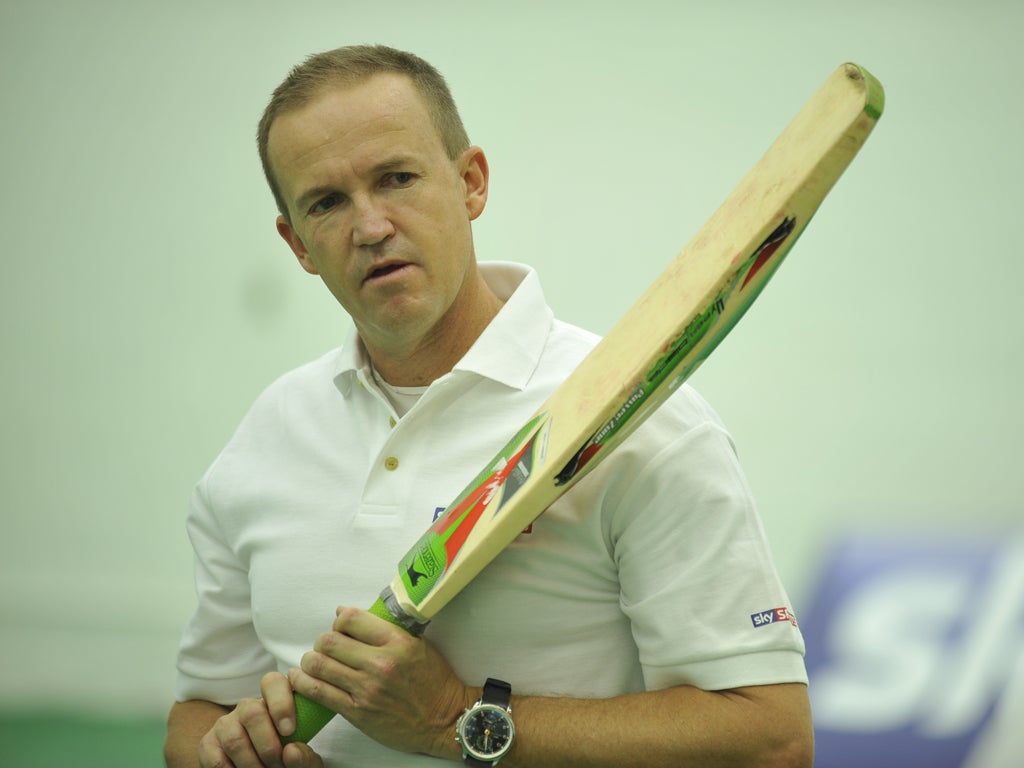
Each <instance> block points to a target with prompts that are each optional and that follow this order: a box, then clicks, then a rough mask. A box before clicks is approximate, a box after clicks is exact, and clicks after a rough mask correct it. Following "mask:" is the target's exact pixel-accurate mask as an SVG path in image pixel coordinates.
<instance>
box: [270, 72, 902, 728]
mask: <svg viewBox="0 0 1024 768" xmlns="http://www.w3.org/2000/svg"><path fill="white" fill-rule="evenodd" d="M884 101H885V96H884V91H883V89H882V86H881V84H880V83H879V82H878V80H876V79H875V78H874V77H873V76H872V75H871V74H870V73H869V72H867V71H866V70H865V69H864V68H863V67H860V66H858V65H856V64H844V65H843V66H841V67H839V69H838V70H836V72H835V73H834V74H832V76H831V77H829V79H828V80H826V81H825V83H824V85H823V86H822V87H821V88H820V90H818V92H817V93H816V94H815V95H814V96H813V97H812V98H811V99H810V101H808V102H807V104H806V105H805V106H804V107H803V109H801V110H800V112H799V113H798V114H797V115H796V117H795V118H794V119H793V121H792V122H791V123H790V124H789V125H788V126H787V127H786V129H785V130H784V131H783V132H782V134H781V135H780V136H779V137H778V138H777V139H776V140H775V142H774V143H773V144H772V145H771V147H770V148H769V149H768V151H767V152H766V153H765V155H764V156H763V157H762V158H761V159H760V161H758V163H757V164H756V165H755V166H754V167H753V168H752V169H751V170H750V171H749V172H748V174H747V176H746V177H745V178H744V179H743V180H742V181H741V182H740V184H739V186H738V187H736V189H735V190H734V191H733V192H732V194H731V195H729V197H728V198H727V199H726V201H725V202H724V203H723V204H722V206H721V207H720V208H719V209H718V210H717V211H716V212H715V213H714V215H712V217H711V218H710V219H709V220H708V222H707V223H706V224H705V225H704V226H703V227H702V228H701V229H700V231H699V232H697V235H696V236H695V237H694V238H693V239H692V240H691V241H690V242H689V244H688V245H687V246H686V247H685V248H684V249H683V250H682V251H681V252H680V253H679V255H678V256H676V258H675V259H674V260H673V261H672V262H671V263H670V264H669V265H668V267H667V268H666V269H665V271H664V272H662V274H661V275H660V276H659V277H658V278H657V280H655V282H654V284H653V285H651V286H650V288H648V289H647V291H646V292H645V293H644V294H643V296H641V297H640V300H639V301H637V303H636V304H635V305H634V306H633V307H632V308H631V309H630V310H629V311H628V312H627V313H626V315H625V316H624V317H623V318H622V319H621V320H620V321H619V322H618V323H617V324H616V325H615V327H614V328H612V330H611V331H610V332H609V333H608V334H607V336H605V337H604V339H602V340H601V342H600V343H599V344H598V345H597V346H596V347H595V348H594V349H593V350H592V351H591V352H590V354H589V355H588V356H587V357H586V358H585V359H584V360H583V361H582V362H581V363H580V365H579V366H578V367H577V368H576V370H575V371H574V372H573V373H572V374H571V375H570V376H569V378H567V379H566V380H565V381H564V382H563V383H562V384H561V385H560V386H559V387H558V388H557V389H556V390H555V391H554V392H553V393H552V394H551V396H550V397H549V398H548V400H547V401H546V402H545V403H544V404H543V405H542V406H541V407H540V409H539V410H538V411H537V412H536V413H535V414H534V415H533V416H532V417H531V418H530V419H529V420H528V421H527V422H526V424H524V425H523V427H522V429H520V430H519V432H518V433H517V434H516V435H515V436H514V437H513V438H512V439H511V440H510V441H509V442H508V444H507V445H506V446H505V447H504V448H503V449H502V450H501V451H500V452H499V453H498V455H497V456H495V457H494V458H493V459H492V460H491V461H490V462H488V463H487V464H486V465H485V466H484V468H483V469H482V471H481V472H480V473H479V474H478V475H477V476H476V478H475V479H474V480H473V481H472V482H471V483H470V484H469V485H468V486H467V487H466V488H465V490H464V491H463V492H462V493H461V494H460V495H459V496H458V498H456V499H455V500H454V501H453V502H452V503H451V504H450V505H449V506H448V507H447V508H446V509H445V511H444V512H443V513H442V514H441V515H440V516H439V517H438V518H437V520H436V521H435V523H434V524H433V525H432V526H431V527H430V528H429V529H428V530H427V531H426V533H424V534H423V536H422V537H421V538H420V539H419V540H418V541H417V542H416V544H415V545H414V546H413V547H412V549H410V550H409V552H408V553H407V554H406V555H405V556H404V557H403V558H402V559H401V560H400V561H399V563H398V567H397V571H396V573H395V576H394V578H393V579H392V581H391V583H390V584H389V585H388V586H387V587H385V588H384V590H383V591H382V592H381V595H380V598H379V599H378V600H377V601H376V603H375V604H374V605H373V606H372V608H371V609H370V610H371V612H372V613H374V614H375V615H377V616H380V617H383V618H385V619H387V620H388V621H391V622H393V623H395V624H398V625H399V626H402V627H404V628H405V629H406V630H408V631H409V632H412V633H414V634H419V633H421V632H422V631H423V630H424V629H425V628H426V626H427V624H428V623H429V622H430V620H431V618H432V617H433V616H434V615H435V614H437V612H438V611H440V610H441V609H442V608H443V607H444V606H445V605H446V604H447V603H448V601H450V600H451V599H452V598H453V597H454V596H455V595H456V594H458V593H459V591H460V590H461V589H463V587H465V586H466V585H467V584H468V583H469V582H470V581H471V580H472V579H473V578H474V577H475V576H476V575H477V574H478V573H479V572H480V571H481V570H483V568H484V567H485V566H486V565H487V564H488V563H489V562H491V560H493V559H494V558H495V557H496V556H497V555H498V553H500V552H501V551H502V550H503V549H504V548H505V547H506V546H507V545H508V544H510V543H511V542H512V540H513V539H515V538H516V536H518V535H519V533H520V532H522V531H523V529H524V528H526V527H527V526H528V525H529V524H530V523H531V522H532V521H533V520H534V519H535V518H537V517H538V516H539V515H540V514H541V513H542V512H543V511H544V510H545V509H547V508H548V506H550V505H551V504H552V503H553V502H554V501H555V500H556V499H557V498H558V497H559V496H561V495H562V494H563V493H565V492H566V491H567V490H569V488H571V487H572V486H573V485H574V484H575V483H577V482H579V480H580V479H581V478H583V477H584V476H585V475H586V474H587V473H588V472H589V471H590V470H592V469H593V468H594V467H596V466H597V465H598V464H599V463H600V462H601V461H602V460H603V459H604V458H606V457H607V456H608V455H609V454H610V453H611V452H612V450H613V449H614V448H615V446H616V445H618V444H619V443H620V442H621V441H622V440H624V439H625V438H626V437H627V436H628V435H629V434H630V433H631V432H632V431H633V430H634V429H636V428H637V427H638V426H639V425H640V424H641V423H642V422H643V421H644V420H645V419H646V418H647V417H648V416H650V414H651V413H652V412H653V411H654V410H655V409H656V408H657V407H658V406H659V405H661V403H663V402H664V401H665V400H666V399H667V398H668V397H669V395H670V394H671V393H672V392H673V391H674V390H676V389H677V388H678V387H679V386H680V384H682V383H683V382H684V381H686V379H687V378H688V377H689V376H690V375H691V374H692V373H693V372H694V371H695V370H696V369H697V367H698V366H699V365H700V364H701V363H702V362H703V361H704V359H705V358H707V356H708V355H709V354H711V352H712V350H714V349H715V347H716V346H717V345H718V343H719V342H720V341H721V340H722V339H723V338H724V337H725V336H726V334H728V333H729V331H730V330H731V329H732V327H733V326H734V325H735V324H736V322H737V321H738V320H739V319H740V317H742V316H743V314H744V312H746V310H747V308H748V307H749V306H750V305H751V303H752V302H753V301H754V299H755V298H756V297H757V295H758V294H759V293H760V292H761V289H762V288H763V287H764V285H765V283H766V282H767V281H768V279H769V278H770V277H771V276H772V275H773V274H774V273H775V270H776V269H777V268H778V267H779V264H780V263H781V262H782V259H783V258H784V256H785V255H786V254H787V253H788V251H789V249H790V248H792V247H793V244H794V243H795V242H796V241H797V238H799V236H800V234H801V233H802V232H803V229H804V227H806V226H807V224H808V222H810V220H811V217H812V216H813V214H814V212H815V211H816V210H817V208H818V206H819V205H820V204H821V202H822V200H823V199H824V198H825V195H827V194H828V192H829V190H830V189H831V188H832V186H833V184H835V182H836V181H837V180H838V178H839V176H840V175H842V173H843V171H844V170H845V169H846V167H847V166H848V165H849V164H850V162H851V161H852V160H853V158H854V156H855V155H856V154H857V152H858V150H859V149H860V148H861V145H862V144H863V143H864V141H865V140H866V139H867V137H868V136H869V134H870V133H871V130H872V128H874V125H875V123H876V122H877V120H878V119H879V117H880V116H881V114H882V108H883V106H884ZM295 698H296V709H297V712H296V715H297V722H298V727H297V729H296V732H295V734H293V735H292V736H291V737H288V738H286V739H284V741H289V742H290V741H302V742H306V741H309V740H310V739H311V738H312V737H313V736H315V735H316V734H317V733H318V732H319V731H320V729H321V728H323V726H324V725H325V724H326V723H327V722H328V721H329V720H330V719H331V718H332V717H333V716H334V713H333V712H331V711H330V710H329V709H327V708H326V707H323V706H321V705H319V704H317V703H315V702H313V701H310V700H309V699H306V698H305V697H303V696H301V695H296V697H295Z"/></svg>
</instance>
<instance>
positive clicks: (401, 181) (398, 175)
mask: <svg viewBox="0 0 1024 768" xmlns="http://www.w3.org/2000/svg"><path fill="white" fill-rule="evenodd" d="M415 179H416V174H414V173H410V172H409V171H395V172H394V173H389V174H388V175H387V176H385V177H384V180H383V181H384V184H385V186H389V187H407V186H409V185H410V184H412V182H413V181H414V180H415Z"/></svg>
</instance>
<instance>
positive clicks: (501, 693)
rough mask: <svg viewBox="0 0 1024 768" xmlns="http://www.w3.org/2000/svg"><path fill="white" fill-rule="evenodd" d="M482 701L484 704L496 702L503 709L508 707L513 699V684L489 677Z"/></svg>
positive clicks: (485, 684)
mask: <svg viewBox="0 0 1024 768" xmlns="http://www.w3.org/2000/svg"><path fill="white" fill-rule="evenodd" d="M480 701H481V702H482V703H484V704H494V705H496V706H499V707H501V708H502V709H508V705H509V702H511V701H512V686H511V685H509V684H508V683H506V682H505V681H504V680H497V679H495V678H493V677H488V678H487V682H486V683H484V695H483V696H482V697H481V698H480Z"/></svg>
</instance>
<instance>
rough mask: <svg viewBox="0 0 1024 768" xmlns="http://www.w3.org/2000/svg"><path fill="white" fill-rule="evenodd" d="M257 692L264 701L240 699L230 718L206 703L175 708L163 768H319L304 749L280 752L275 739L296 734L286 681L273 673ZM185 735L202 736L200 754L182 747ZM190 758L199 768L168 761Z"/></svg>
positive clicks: (320, 763) (294, 746)
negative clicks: (181, 757)
mask: <svg viewBox="0 0 1024 768" xmlns="http://www.w3.org/2000/svg"><path fill="white" fill-rule="evenodd" d="M260 692H261V693H262V694H263V697H262V698H260V699H243V700H242V701H240V702H239V703H238V706H236V707H235V708H234V709H233V710H231V711H229V712H226V711H225V710H224V709H222V708H218V707H217V705H214V704H211V703H210V702H200V701H187V702H182V703H178V704H175V705H174V708H173V709H172V710H171V718H170V721H169V726H170V728H169V733H168V750H167V751H166V755H167V758H168V762H167V764H168V765H169V766H173V767H174V768H177V767H178V766H181V768H185V766H196V765H198V766H199V767H200V768H323V760H322V759H321V758H320V756H319V755H317V754H316V752H314V751H313V750H312V749H311V748H310V747H309V746H308V745H306V744H287V745H284V746H282V744H281V739H280V738H279V737H278V733H281V734H283V735H286V736H287V735H289V734H291V733H292V732H294V730H295V700H294V696H293V694H292V688H291V685H290V684H289V683H288V678H286V677H285V676H284V675H281V674H279V673H277V672H271V673H269V674H267V675H265V676H264V678H263V680H262V682H261V685H260ZM201 721H204V722H205V725H204V724H203V722H201ZM189 733H205V735H203V736H202V738H201V739H200V740H199V748H198V751H194V750H195V748H194V747H193V748H192V749H191V750H190V749H188V748H187V746H186V745H185V744H184V743H183V742H185V741H187V740H188V738H189V735H188V734H189ZM192 738H193V739H194V738H195V736H192ZM195 743H196V742H195V741H192V744H193V745H194V744H195ZM189 752H191V754H192V755H196V756H197V757H198V763H196V762H193V760H194V758H193V759H189V760H187V761H185V762H182V761H180V760H178V759H172V755H176V756H181V755H182V754H183V753H185V754H187V753H189Z"/></svg>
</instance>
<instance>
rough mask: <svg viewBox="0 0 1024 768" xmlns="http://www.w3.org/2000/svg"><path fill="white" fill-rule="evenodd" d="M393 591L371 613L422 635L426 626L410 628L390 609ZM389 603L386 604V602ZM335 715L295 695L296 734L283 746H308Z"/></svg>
mask: <svg viewBox="0 0 1024 768" xmlns="http://www.w3.org/2000/svg"><path fill="white" fill-rule="evenodd" d="M391 594H392V593H391V589H390V588H388V589H385V590H384V591H383V592H382V593H381V596H380V597H378V598H377V601H376V602H375V603H374V604H373V605H372V606H370V613H372V614H373V615H374V616H379V617H380V618H382V619H386V620H387V621H390V622H391V623H392V624H394V625H396V626H399V627H402V628H403V629H405V630H407V631H409V632H410V633H412V634H417V635H418V634H420V632H422V631H423V629H424V628H425V627H426V624H418V623H417V624H415V625H414V626H410V624H409V622H408V621H403V620H402V619H400V618H398V617H396V616H395V614H394V613H392V612H391V610H390V609H389V608H388V602H391V601H392V600H393V598H392V597H391ZM386 600H387V601H388V602H385V601H386ZM403 614H404V612H403ZM334 715H335V713H334V712H333V711H332V710H330V709H328V708H327V707H325V706H324V705H323V704H318V703H317V702H315V701H313V700H311V699H307V698H306V697H305V696H303V695H302V694H301V693H296V694H295V733H293V734H292V735H291V736H282V737H281V743H282V744H291V743H292V742H295V741H298V742H301V743H303V744H308V743H309V740H310V739H312V738H313V737H314V736H316V735H317V734H318V733H320V731H321V730H323V727H324V726H325V725H327V723H329V722H330V721H331V720H332V719H333V718H334Z"/></svg>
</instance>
